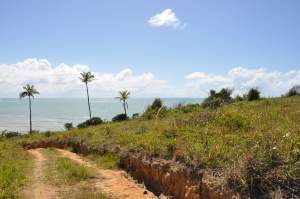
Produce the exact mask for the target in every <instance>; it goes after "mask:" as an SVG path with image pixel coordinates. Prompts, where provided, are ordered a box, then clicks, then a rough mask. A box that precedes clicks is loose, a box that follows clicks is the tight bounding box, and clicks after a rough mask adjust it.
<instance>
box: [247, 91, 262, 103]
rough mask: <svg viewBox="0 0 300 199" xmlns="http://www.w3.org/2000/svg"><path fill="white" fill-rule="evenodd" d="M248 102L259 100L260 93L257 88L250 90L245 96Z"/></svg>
mask: <svg viewBox="0 0 300 199" xmlns="http://www.w3.org/2000/svg"><path fill="white" fill-rule="evenodd" d="M247 98H248V101H253V100H259V99H260V92H259V90H258V89H257V88H251V89H250V90H249V91H248V94H247Z"/></svg>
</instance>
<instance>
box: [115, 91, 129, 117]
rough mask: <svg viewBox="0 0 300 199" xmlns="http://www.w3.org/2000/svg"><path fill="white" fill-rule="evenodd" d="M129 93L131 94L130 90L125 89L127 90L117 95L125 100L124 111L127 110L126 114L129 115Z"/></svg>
mask: <svg viewBox="0 0 300 199" xmlns="http://www.w3.org/2000/svg"><path fill="white" fill-rule="evenodd" d="M129 95H130V92H128V91H127V90H125V91H119V96H118V97H116V98H117V99H119V100H120V101H121V102H123V108H124V112H125V115H126V116H127V109H128V103H127V100H128V98H129Z"/></svg>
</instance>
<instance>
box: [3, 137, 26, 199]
mask: <svg viewBox="0 0 300 199" xmlns="http://www.w3.org/2000/svg"><path fill="white" fill-rule="evenodd" d="M30 166H31V159H30V156H29V155H28V154H27V152H26V151H24V150H23V149H22V148H21V147H19V146H18V145H16V144H15V143H14V142H13V141H10V140H8V139H1V140H0V198H6V199H8V198H19V197H18V195H19V194H18V192H19V191H20V189H21V188H22V186H23V185H24V184H25V183H26V182H27V180H28V178H27V177H26V174H27V173H28V172H29V168H30Z"/></svg>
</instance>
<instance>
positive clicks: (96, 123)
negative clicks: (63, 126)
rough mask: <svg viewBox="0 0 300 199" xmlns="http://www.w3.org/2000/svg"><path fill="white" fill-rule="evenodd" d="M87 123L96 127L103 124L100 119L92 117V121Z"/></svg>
mask: <svg viewBox="0 0 300 199" xmlns="http://www.w3.org/2000/svg"><path fill="white" fill-rule="evenodd" d="M87 122H88V124H89V125H90V126H95V125H98V124H102V123H103V121H102V119H101V118H100V117H92V118H91V119H90V120H87Z"/></svg>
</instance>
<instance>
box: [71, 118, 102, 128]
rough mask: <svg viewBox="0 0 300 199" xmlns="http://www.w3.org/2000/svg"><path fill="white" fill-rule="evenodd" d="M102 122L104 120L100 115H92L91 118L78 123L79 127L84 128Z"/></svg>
mask: <svg viewBox="0 0 300 199" xmlns="http://www.w3.org/2000/svg"><path fill="white" fill-rule="evenodd" d="M102 123H103V121H102V119H101V118H100V117H92V118H91V119H90V120H86V121H84V122H81V123H80V124H78V125H77V128H79V129H82V128H87V127H89V126H95V125H98V124H102Z"/></svg>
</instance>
